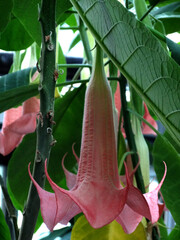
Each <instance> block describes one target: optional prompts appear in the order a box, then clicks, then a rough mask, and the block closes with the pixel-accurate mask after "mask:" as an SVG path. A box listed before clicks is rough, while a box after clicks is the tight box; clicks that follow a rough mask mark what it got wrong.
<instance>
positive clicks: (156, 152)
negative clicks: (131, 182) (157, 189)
mask: <svg viewBox="0 0 180 240" xmlns="http://www.w3.org/2000/svg"><path fill="white" fill-rule="evenodd" d="M153 157H154V168H155V171H156V175H157V178H158V180H159V181H160V180H161V178H162V176H163V173H164V165H163V161H165V163H166V165H167V175H166V178H165V181H164V183H163V186H162V188H161V192H162V194H163V197H164V200H165V203H166V206H167V208H168V209H169V210H170V212H171V214H172V216H173V218H174V220H175V221H176V223H177V224H179V225H180V215H179V212H180V191H179V189H180V181H179V173H180V155H179V154H178V153H177V152H176V150H175V149H174V147H173V146H172V145H171V144H170V143H169V142H168V141H167V139H166V138H163V137H161V136H158V137H157V138H156V140H155V143H154V147H153Z"/></svg>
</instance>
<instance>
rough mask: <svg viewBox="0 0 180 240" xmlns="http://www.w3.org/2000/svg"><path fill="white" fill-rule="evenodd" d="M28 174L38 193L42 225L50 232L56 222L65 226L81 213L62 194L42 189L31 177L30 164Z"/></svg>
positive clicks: (69, 199)
mask: <svg viewBox="0 0 180 240" xmlns="http://www.w3.org/2000/svg"><path fill="white" fill-rule="evenodd" d="M28 172H29V176H30V178H31V180H32V182H33V183H34V185H35V187H36V189H37V191H38V195H39V198H40V205H41V214H42V217H43V220H44V223H45V224H46V226H47V227H48V229H49V230H50V231H52V230H53V228H54V227H55V225H56V224H57V223H58V222H60V223H62V224H67V223H68V222H69V220H70V219H71V218H73V217H74V216H75V215H77V214H78V213H80V212H81V209H80V208H79V207H78V206H77V204H75V203H74V202H73V200H72V199H71V198H69V197H68V195H66V194H64V193H63V192H60V191H55V193H50V192H47V191H45V190H44V189H42V188H41V187H40V186H39V184H38V183H37V182H36V181H35V180H34V179H33V177H32V175H31V172H30V164H29V166H28ZM55 190H56V189H55Z"/></svg>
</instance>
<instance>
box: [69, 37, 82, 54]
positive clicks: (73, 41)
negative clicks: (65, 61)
mask: <svg viewBox="0 0 180 240" xmlns="http://www.w3.org/2000/svg"><path fill="white" fill-rule="evenodd" d="M80 41H81V37H80V34H79V33H78V34H77V35H76V36H75V38H74V39H73V40H72V42H71V44H70V46H69V51H70V50H71V49H72V48H73V47H75V46H76V44H78V43H79V42H80Z"/></svg>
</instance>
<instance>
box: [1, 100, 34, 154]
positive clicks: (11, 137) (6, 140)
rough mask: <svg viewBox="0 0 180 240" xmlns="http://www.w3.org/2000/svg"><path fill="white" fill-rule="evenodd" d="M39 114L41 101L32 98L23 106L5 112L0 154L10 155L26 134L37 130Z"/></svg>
mask: <svg viewBox="0 0 180 240" xmlns="http://www.w3.org/2000/svg"><path fill="white" fill-rule="evenodd" d="M38 112H39V99H37V98H36V97H32V98H30V99H28V100H26V101H25V102H24V103H23V106H19V107H18V108H11V109H9V110H7V111H6V112H5V115H4V121H3V127H2V131H1V132H0V153H1V154H2V155H4V156H5V155H8V154H9V153H10V152H12V151H13V150H14V149H15V148H16V147H17V146H18V145H19V144H20V142H21V140H22V138H23V136H24V135H25V134H28V133H31V132H34V131H35V129H36V115H37V113H38Z"/></svg>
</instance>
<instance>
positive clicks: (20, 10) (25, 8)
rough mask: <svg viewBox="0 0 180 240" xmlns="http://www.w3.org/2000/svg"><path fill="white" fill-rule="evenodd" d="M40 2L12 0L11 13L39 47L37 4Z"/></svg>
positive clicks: (39, 33)
mask: <svg viewBox="0 0 180 240" xmlns="http://www.w3.org/2000/svg"><path fill="white" fill-rule="evenodd" d="M39 3H40V0H14V8H13V13H14V15H15V16H16V17H17V18H18V19H19V21H20V22H21V23H22V24H23V25H24V27H25V29H26V30H27V32H28V33H29V35H30V36H31V38H32V39H33V40H34V41H36V43H37V44H38V45H39V46H40V44H41V28H40V23H39V21H38V4H39Z"/></svg>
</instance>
